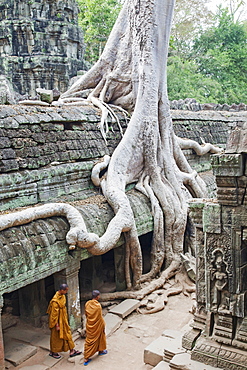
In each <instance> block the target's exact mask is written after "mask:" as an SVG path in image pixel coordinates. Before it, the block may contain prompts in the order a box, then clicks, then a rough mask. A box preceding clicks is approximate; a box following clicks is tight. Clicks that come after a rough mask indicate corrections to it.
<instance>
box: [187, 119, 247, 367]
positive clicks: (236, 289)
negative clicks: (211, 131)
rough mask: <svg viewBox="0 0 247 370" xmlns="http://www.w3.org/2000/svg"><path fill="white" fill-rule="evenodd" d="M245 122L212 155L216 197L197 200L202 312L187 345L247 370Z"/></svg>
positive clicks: (211, 360) (212, 360)
mask: <svg viewBox="0 0 247 370" xmlns="http://www.w3.org/2000/svg"><path fill="white" fill-rule="evenodd" d="M246 134H247V132H246V123H243V122H242V123H241V122H239V124H238V125H237V126H236V127H235V128H234V129H233V130H232V131H231V133H230V135H229V139H228V142H227V146H226V150H225V153H224V154H220V155H214V156H213V161H212V165H213V169H214V174H215V176H216V183H217V201H216V200H215V201H214V202H209V201H207V202H205V200H204V201H202V200H195V201H193V202H191V203H190V215H191V217H192V219H193V221H194V224H195V226H196V240H197V242H196V249H197V250H196V256H197V266H198V268H197V278H196V285H197V311H196V313H195V316H194V323H193V325H192V327H193V329H192V331H191V332H190V333H189V334H187V335H185V337H184V344H185V347H186V348H188V349H192V348H193V346H194V348H193V351H192V358H193V359H195V360H199V361H201V362H203V363H205V364H208V365H212V366H215V364H217V366H218V367H219V368H224V369H232V370H240V369H246V361H247V356H246V349H247V300H246V294H247V283H246V281H247V243H246V237H247V213H246V210H247V209H246V207H247V195H246V190H247V173H246V152H247V145H246V144H247V142H246V137H247V136H246Z"/></svg>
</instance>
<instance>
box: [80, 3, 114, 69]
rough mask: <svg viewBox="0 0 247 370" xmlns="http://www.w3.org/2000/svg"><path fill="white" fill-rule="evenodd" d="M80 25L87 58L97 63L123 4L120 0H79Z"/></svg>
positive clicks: (90, 61)
mask: <svg viewBox="0 0 247 370" xmlns="http://www.w3.org/2000/svg"><path fill="white" fill-rule="evenodd" d="M78 4H79V7H80V13H79V25H80V26H81V27H82V29H83V30H84V39H85V43H86V52H85V59H86V60H87V61H88V62H89V63H95V62H96V61H97V60H98V58H99V56H100V54H101V53H102V50H103V49H104V46H105V43H106V41H107V39H108V36H109V34H110V32H111V30H112V27H113V25H114V23H115V21H116V19H117V16H118V13H119V11H120V8H121V4H120V3H119V1H118V0H78Z"/></svg>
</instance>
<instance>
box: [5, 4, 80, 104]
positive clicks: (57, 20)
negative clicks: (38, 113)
mask: <svg viewBox="0 0 247 370" xmlns="http://www.w3.org/2000/svg"><path fill="white" fill-rule="evenodd" d="M78 11H79V9H78V3H77V1H75V0H66V1H44V0H41V1H40V0H39V1H29V0H2V1H1V6H0V20H1V22H0V69H1V73H3V74H5V75H6V76H7V77H8V79H9V80H10V81H11V82H12V83H13V85H14V87H15V89H16V90H17V91H18V92H19V93H20V94H22V95H23V94H27V95H29V96H32V97H35V96H36V91H35V90H36V88H46V89H58V90H60V91H65V90H67V88H68V83H69V79H70V78H71V77H73V76H75V75H76V74H77V71H79V70H83V69H85V64H84V61H83V55H84V42H83V35H82V30H81V28H80V27H79V26H78Z"/></svg>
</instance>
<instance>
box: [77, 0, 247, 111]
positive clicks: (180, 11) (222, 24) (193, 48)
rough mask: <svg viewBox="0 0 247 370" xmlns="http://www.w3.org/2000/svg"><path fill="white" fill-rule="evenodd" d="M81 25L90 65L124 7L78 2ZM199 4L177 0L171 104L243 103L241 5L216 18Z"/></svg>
mask: <svg viewBox="0 0 247 370" xmlns="http://www.w3.org/2000/svg"><path fill="white" fill-rule="evenodd" d="M78 3H79V6H80V9H81V12H80V15H79V22H80V25H81V26H82V28H83V30H84V35H85V36H84V37H85V42H86V45H87V48H86V54H85V59H86V60H87V61H88V62H89V63H90V64H91V65H92V64H94V63H95V62H96V61H97V60H98V58H99V56H100V55H101V53H102V51H103V49H104V46H105V44H106V40H107V38H108V36H109V34H110V31H111V29H112V27H113V25H114V23H115V21H116V18H117V16H118V13H119V11H120V9H121V7H122V2H121V1H120V0H98V1H96V0H78ZM207 3H209V0H208V1H206V2H202V0H192V1H190V2H188V1H185V0H177V1H176V4H175V10H174V18H173V23H172V28H171V38H170V48H169V56H168V68H167V75H168V81H167V83H168V96H169V99H170V100H174V99H185V98H195V99H196V100H197V101H199V102H201V103H206V102H216V103H228V104H232V103H240V102H243V103H246V102H247V97H246V92H245V89H246V78H247V74H246V68H247V58H246V55H247V26H246V23H245V22H243V21H241V22H240V20H239V19H242V18H243V14H244V11H243V9H244V5H245V1H244V0H229V1H228V2H227V4H226V5H225V4H224V6H226V7H222V6H220V7H219V8H218V12H217V14H216V15H213V14H212V12H211V11H210V10H209V8H208V7H207Z"/></svg>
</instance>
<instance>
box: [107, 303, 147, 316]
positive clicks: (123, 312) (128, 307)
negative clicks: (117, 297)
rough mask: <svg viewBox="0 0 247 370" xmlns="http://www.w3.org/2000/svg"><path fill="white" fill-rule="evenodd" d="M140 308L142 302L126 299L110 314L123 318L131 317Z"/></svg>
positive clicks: (111, 310)
mask: <svg viewBox="0 0 247 370" xmlns="http://www.w3.org/2000/svg"><path fill="white" fill-rule="evenodd" d="M139 306H140V301H139V300H138V299H125V300H124V301H123V302H121V303H120V304H118V305H117V306H116V307H114V308H111V309H110V311H109V313H113V314H115V315H118V316H120V317H122V318H124V317H126V316H128V315H130V314H131V313H132V312H133V311H135V310H136V309H137V308H138V307H139Z"/></svg>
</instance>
